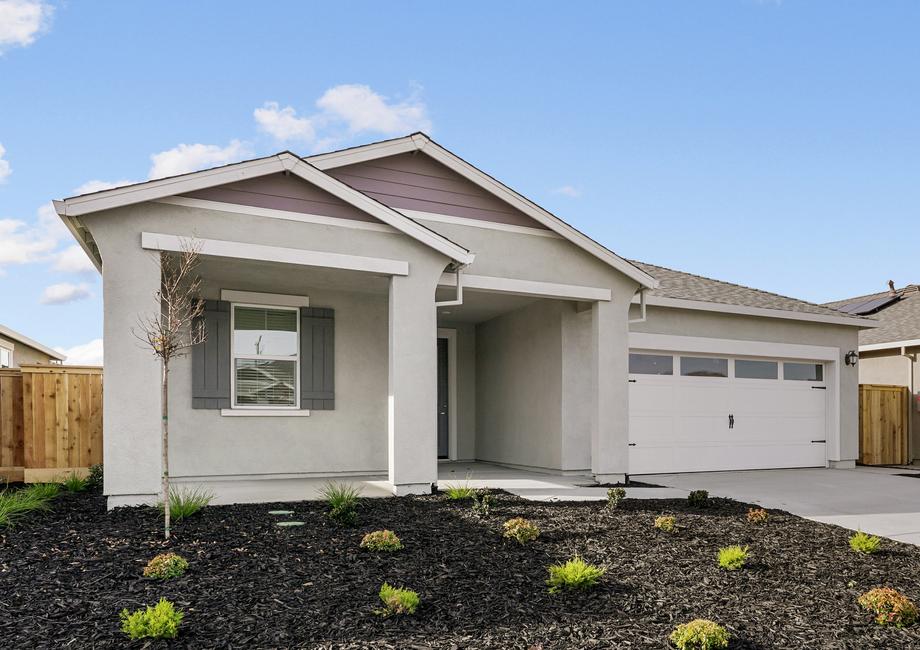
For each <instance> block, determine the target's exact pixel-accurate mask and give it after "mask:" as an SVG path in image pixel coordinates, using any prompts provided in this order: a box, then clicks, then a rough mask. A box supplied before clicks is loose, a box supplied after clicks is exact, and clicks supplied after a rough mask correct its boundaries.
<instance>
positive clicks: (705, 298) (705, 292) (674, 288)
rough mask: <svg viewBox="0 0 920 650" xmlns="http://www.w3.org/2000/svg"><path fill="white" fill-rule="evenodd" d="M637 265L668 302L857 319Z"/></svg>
mask: <svg viewBox="0 0 920 650" xmlns="http://www.w3.org/2000/svg"><path fill="white" fill-rule="evenodd" d="M631 261H632V263H633V264H635V265H636V266H638V267H639V268H640V269H642V270H643V271H645V272H646V273H648V274H649V275H651V276H652V277H654V278H655V279H656V280H658V281H659V282H660V283H661V285H660V286H659V287H658V288H657V289H655V290H653V291H651V292H650V293H651V294H652V295H655V296H662V297H666V298H679V299H681V300H699V301H702V302H713V303H718V304H722V305H740V306H743V307H760V308H763V309H779V310H782V311H794V312H799V313H802V314H816V315H822V316H842V317H844V318H856V319H859V317H856V316H850V315H849V314H844V313H843V312H839V311H837V310H836V309H832V308H830V307H826V306H824V305H817V304H814V303H810V302H806V301H804V300H798V299H796V298H789V297H788V296H781V295H779V294H776V293H770V292H769V291H761V290H760V289H752V288H751V287H745V286H742V285H740V284H733V283H731V282H723V281H721V280H713V279H712V278H706V277H703V276H701V275H694V274H692V273H684V272H683V271H675V270H674V269H669V268H666V267H663V266H656V265H654V264H646V263H645V262H638V261H635V260H631Z"/></svg>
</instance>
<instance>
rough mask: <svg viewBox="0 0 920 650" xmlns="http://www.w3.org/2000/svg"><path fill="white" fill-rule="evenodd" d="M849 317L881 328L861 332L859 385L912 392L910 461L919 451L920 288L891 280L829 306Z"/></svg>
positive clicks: (909, 442) (909, 419) (908, 443)
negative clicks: (873, 321)
mask: <svg viewBox="0 0 920 650" xmlns="http://www.w3.org/2000/svg"><path fill="white" fill-rule="evenodd" d="M828 306H829V307H833V308H835V309H837V310H839V311H843V312H846V313H849V314H854V315H862V316H871V317H873V318H875V319H876V320H877V321H878V327H875V328H872V329H867V330H862V331H860V333H859V383H861V384H889V385H892V386H906V387H907V389H908V391H909V392H910V396H911V398H910V401H911V407H910V408H909V409H908V411H907V412H908V416H907V418H908V431H909V432H910V433H909V435H908V440H907V449H908V460H909V461H910V462H913V461H914V460H915V459H916V458H917V457H918V450H920V417H918V415H917V413H916V411H918V410H920V400H918V394H920V393H918V391H920V365H918V359H917V355H918V353H920V286H918V285H916V284H909V285H907V286H905V287H902V288H900V289H897V288H895V286H894V282H891V281H889V283H888V289H887V290H886V291H881V292H879V293H873V294H870V295H867V296H856V297H854V298H847V299H845V300H838V301H836V302H833V303H829V304H828Z"/></svg>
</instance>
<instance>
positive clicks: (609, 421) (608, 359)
mask: <svg viewBox="0 0 920 650" xmlns="http://www.w3.org/2000/svg"><path fill="white" fill-rule="evenodd" d="M628 320H629V305H628V304H626V305H625V306H624V305H620V304H618V303H617V302H616V301H598V302H595V303H594V305H593V308H592V321H591V340H592V348H593V349H592V355H591V357H592V372H591V377H592V379H593V382H592V383H593V389H594V395H593V399H592V400H590V402H591V404H592V412H591V472H592V473H593V474H594V478H595V479H596V480H597V481H598V482H599V483H617V482H620V481H622V480H623V479H624V478H625V475H626V473H627V471H628V469H629V456H628V453H629V446H628V445H629V388H628V384H627V379H628V373H627V360H628V351H629V324H628Z"/></svg>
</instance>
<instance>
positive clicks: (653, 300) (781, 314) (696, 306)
mask: <svg viewBox="0 0 920 650" xmlns="http://www.w3.org/2000/svg"><path fill="white" fill-rule="evenodd" d="M632 303H633V304H639V297H638V296H634V297H633V299H632ZM645 304H646V305H647V306H649V307H671V308H673V309H689V310H693V311H715V312H721V313H724V314H740V315H742V316H759V317H762V318H783V319H786V320H804V321H811V322H815V323H828V324H829V325H847V326H849V327H861V328H873V327H878V323H877V322H873V321H871V320H863V319H855V318H851V317H847V316H833V315H830V314H810V313H808V312H800V311H786V310H783V309H768V308H766V307H747V306H745V305H728V304H724V303H721V302H706V301H704V300H686V299H684V298H668V297H666V296H656V295H648V296H646V299H645Z"/></svg>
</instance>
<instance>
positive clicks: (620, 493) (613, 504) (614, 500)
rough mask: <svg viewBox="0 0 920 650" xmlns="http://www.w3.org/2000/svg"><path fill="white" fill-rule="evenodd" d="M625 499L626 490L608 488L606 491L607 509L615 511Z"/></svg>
mask: <svg viewBox="0 0 920 650" xmlns="http://www.w3.org/2000/svg"><path fill="white" fill-rule="evenodd" d="M625 498H626V490H624V489H623V488H621V487H615V488H610V489H609V490H607V509H608V510H616V509H617V508H619V507H620V503H622V502H623V499H625Z"/></svg>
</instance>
